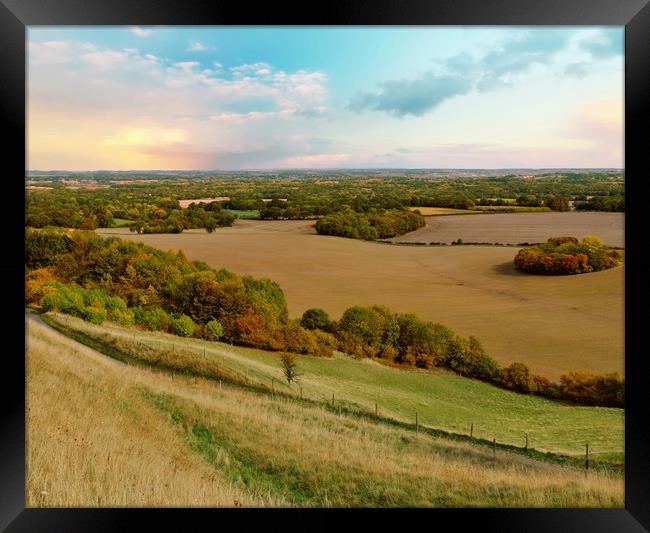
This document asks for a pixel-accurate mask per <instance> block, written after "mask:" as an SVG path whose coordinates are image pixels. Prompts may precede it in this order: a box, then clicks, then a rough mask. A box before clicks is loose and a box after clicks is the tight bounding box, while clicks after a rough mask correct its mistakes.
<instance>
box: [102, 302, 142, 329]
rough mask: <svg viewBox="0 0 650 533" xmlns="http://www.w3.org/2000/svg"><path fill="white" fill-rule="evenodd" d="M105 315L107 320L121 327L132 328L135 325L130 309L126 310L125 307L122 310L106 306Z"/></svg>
mask: <svg viewBox="0 0 650 533" xmlns="http://www.w3.org/2000/svg"><path fill="white" fill-rule="evenodd" d="M107 315H108V319H109V320H112V321H113V322H117V323H118V324H120V325H121V326H132V325H133V324H135V315H134V312H133V310H131V309H126V305H125V308H124V309H121V308H119V307H108V306H107Z"/></svg>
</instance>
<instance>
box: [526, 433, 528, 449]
mask: <svg viewBox="0 0 650 533" xmlns="http://www.w3.org/2000/svg"><path fill="white" fill-rule="evenodd" d="M527 449H528V433H526V450H527Z"/></svg>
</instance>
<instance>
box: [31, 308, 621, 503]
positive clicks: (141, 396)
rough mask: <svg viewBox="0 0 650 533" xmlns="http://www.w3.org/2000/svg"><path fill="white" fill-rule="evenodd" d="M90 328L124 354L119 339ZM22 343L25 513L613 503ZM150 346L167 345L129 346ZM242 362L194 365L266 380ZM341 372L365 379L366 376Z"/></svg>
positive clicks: (586, 489) (315, 414) (592, 485)
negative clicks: (223, 367) (43, 509)
mask: <svg viewBox="0 0 650 533" xmlns="http://www.w3.org/2000/svg"><path fill="white" fill-rule="evenodd" d="M68 320H69V321H70V325H71V326H75V327H76V326H79V328H80V329H86V328H85V326H88V325H87V324H84V323H81V321H75V320H73V319H68ZM76 322H79V323H78V324H77V323H76ZM91 330H92V327H89V328H88V330H87V331H88V332H89V333H93V334H95V335H97V336H99V335H101V334H106V335H110V336H118V335H121V336H122V341H123V342H126V341H127V337H128V335H129V334H130V333H131V332H128V331H125V330H120V329H118V328H114V329H113V328H103V331H94V332H93V331H91ZM27 332H28V337H27V347H28V350H27V405H28V412H27V448H28V456H27V505H28V506H30V507H31V506H39V507H40V506H61V507H66V506H115V505H117V506H119V505H134V506H172V505H181V506H193V505H194V506H201V505H207V506H267V505H268V506H274V505H275V506H294V505H297V506H517V507H531V506H549V507H566V506H569V507H622V505H623V479H622V477H620V476H611V475H606V474H604V473H601V472H590V474H589V476H585V473H584V471H582V470H580V469H576V468H572V467H566V466H558V465H554V464H550V463H547V462H541V461H534V460H532V459H530V458H527V457H522V456H520V455H517V454H511V453H506V452H502V451H501V450H499V451H497V453H496V455H495V456H493V455H492V452H491V451H490V450H488V449H483V448H480V447H476V446H472V445H469V444H465V443H459V442H455V441H452V440H446V439H440V438H434V437H431V436H429V435H426V434H424V433H420V434H419V435H417V436H416V435H415V434H414V432H413V431H409V430H405V429H400V428H396V427H391V426H390V425H387V424H382V423H377V422H373V421H370V420H361V419H358V418H352V417H348V416H345V415H343V416H339V415H337V414H336V412H332V411H331V410H328V409H327V408H326V407H324V406H319V405H315V404H313V403H309V402H298V401H294V400H290V399H287V398H282V397H280V396H279V395H276V397H275V399H272V398H271V397H270V396H269V395H268V394H260V393H259V392H255V391H252V390H247V389H245V388H242V387H234V386H229V385H227V384H223V385H219V384H218V383H216V382H215V381H210V380H206V379H200V378H195V377H189V376H183V375H178V374H176V375H175V376H174V375H171V374H170V373H167V372H162V371H156V370H152V369H144V368H138V367H134V366H129V365H124V364H122V363H119V362H117V361H115V360H111V359H108V358H106V357H104V356H102V355H100V354H98V353H97V352H95V351H94V350H91V349H89V348H87V347H85V346H82V345H80V344H78V343H76V342H75V341H73V340H71V339H69V338H66V337H64V336H62V335H60V334H59V333H57V332H54V331H52V330H50V329H49V328H47V327H46V326H44V325H41V324H40V323H39V322H38V320H37V319H33V318H30V319H29V323H28V326H27ZM153 337H156V339H155V340H156V341H158V342H162V343H163V344H164V343H165V342H171V341H172V339H173V338H172V337H167V336H162V335H155V336H150V335H145V334H142V335H141V337H140V338H141V339H142V340H146V341H148V342H153V341H154V338H153ZM174 340H177V339H174ZM190 344H194V343H188V345H187V346H186V347H185V348H189V347H190ZM174 350H177V351H176V352H175V353H178V354H179V356H181V355H182V354H183V352H182V350H181V347H180V346H178V345H177V346H175V347H174ZM251 353H252V352H248V351H246V352H244V351H240V350H234V349H230V348H229V347H227V346H223V345H216V344H214V345H213V348H212V351H210V352H206V360H208V359H210V358H214V357H218V356H222V357H224V361H228V364H232V365H233V367H234V366H238V367H239V368H242V369H243V368H247V369H250V373H251V374H254V375H256V376H262V375H264V374H265V372H267V367H268V368H270V369H271V370H269V372H273V370H272V369H273V367H274V365H273V364H272V363H268V364H267V363H265V362H264V361H263V360H262V358H261V357H253V356H252V355H251ZM271 359H272V358H271V357H269V360H271ZM300 362H301V364H303V366H306V365H304V363H305V361H304V360H302V359H301V361H300ZM319 362H320V363H321V364H322V365H325V364H328V363H331V364H332V365H333V366H337V365H339V364H341V362H340V361H339V360H338V359H335V360H333V361H326V360H322V361H319ZM349 364H351V365H352V364H358V365H359V367H361V368H366V369H368V370H367V372H368V373H369V375H372V376H374V375H375V374H374V371H373V370H371V369H373V368H374V367H373V365H368V366H366V365H362V364H361V363H354V362H350V363H349ZM350 368H351V367H350ZM385 370H386V369H381V371H382V372H383V371H385ZM247 371H248V370H247ZM392 372H395V371H392ZM377 375H379V374H377ZM251 379H252V378H251ZM309 379H310V381H308V382H307V381H306V384H307V383H310V385H309V387H310V388H311V387H312V386H313V387H315V382H316V378H315V376H310V377H309ZM323 379H325V378H323ZM329 379H331V378H329ZM368 386H370V385H368ZM314 394H315V392H314Z"/></svg>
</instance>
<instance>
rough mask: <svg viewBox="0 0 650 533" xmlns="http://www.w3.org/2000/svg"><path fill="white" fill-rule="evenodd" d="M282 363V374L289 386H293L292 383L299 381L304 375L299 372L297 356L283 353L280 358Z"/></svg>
mask: <svg viewBox="0 0 650 533" xmlns="http://www.w3.org/2000/svg"><path fill="white" fill-rule="evenodd" d="M280 362H281V363H282V373H283V374H284V377H285V378H286V380H287V383H288V384H289V385H291V383H292V382H294V381H297V380H298V378H299V377H300V376H301V375H302V374H301V373H300V372H299V371H298V363H296V356H295V355H294V354H292V353H283V354H282V355H281V356H280Z"/></svg>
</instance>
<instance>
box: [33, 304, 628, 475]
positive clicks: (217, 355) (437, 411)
mask: <svg viewBox="0 0 650 533" xmlns="http://www.w3.org/2000/svg"><path fill="white" fill-rule="evenodd" d="M45 316H46V319H48V320H52V321H54V323H59V324H63V325H66V327H68V328H70V330H72V331H75V332H80V333H83V334H84V335H86V336H89V337H90V338H91V339H95V340H99V341H101V342H102V343H103V344H104V345H108V346H115V347H116V348H117V349H118V350H120V353H122V354H124V353H131V354H132V359H133V360H131V361H130V362H137V359H147V360H149V361H152V362H154V363H155V364H157V365H158V366H167V367H169V368H174V369H175V370H176V371H184V370H191V371H193V372H195V373H197V374H199V375H203V376H213V377H215V378H223V379H227V380H232V381H238V382H246V383H250V384H253V385H254V384H260V385H262V386H263V387H264V388H270V387H271V386H273V387H274V388H275V390H276V391H277V392H278V393H279V392H286V393H289V394H291V395H293V396H299V395H300V389H299V387H298V386H296V385H293V386H292V387H291V388H289V387H288V386H287V385H286V382H285V381H284V380H283V377H282V371H281V363H280V358H279V355H278V354H277V353H273V352H265V351H261V350H254V349H246V348H241V347H235V346H230V345H228V344H224V343H219V342H207V341H202V340H197V339H183V338H180V337H177V336H173V335H167V334H163V333H158V332H155V333H154V332H146V331H142V330H136V329H133V328H131V329H129V328H122V327H120V326H117V325H114V324H109V323H105V324H103V325H101V326H97V325H93V324H90V323H88V322H84V321H83V320H81V319H77V318H74V317H69V316H66V315H60V314H56V313H48V314H47V315H45ZM86 340H87V339H86ZM116 356H117V357H121V355H120V354H119V353H118V354H117V355H116ZM297 361H298V366H299V369H300V371H301V372H303V373H304V375H303V376H302V378H301V383H302V387H303V388H302V394H303V397H304V398H309V399H314V400H318V401H322V402H331V398H332V394H334V399H335V407H338V406H342V407H351V408H352V407H354V408H360V409H361V410H363V411H365V412H368V413H374V409H375V403H377V404H378V411H379V415H381V416H384V417H391V418H394V419H396V420H400V421H404V422H408V423H414V421H415V413H416V411H417V413H418V418H419V423H420V424H421V425H423V426H429V427H433V428H439V429H443V430H446V431H450V432H453V433H461V434H467V433H469V430H470V424H474V431H473V432H474V437H477V438H483V439H488V440H489V441H492V439H493V438H496V440H497V442H498V443H504V444H510V445H515V446H523V445H524V442H525V434H526V433H528V438H529V446H530V447H532V448H535V449H537V450H541V451H551V452H556V453H562V454H568V455H576V456H581V454H583V453H584V448H585V444H586V443H589V447H590V452H591V454H592V456H593V457H594V458H600V459H603V460H608V461H613V462H615V463H621V462H622V460H623V452H624V440H623V439H624V430H623V428H624V425H623V424H624V411H623V410H622V409H613V408H597V407H582V406H575V405H563V404H561V403H559V402H554V401H549V400H546V399H543V398H539V397H536V396H529V395H521V394H516V393H513V392H509V391H506V390H502V389H499V388H497V387H494V386H491V385H487V384H485V383H482V382H479V381H475V380H470V379H467V378H462V377H460V376H457V375H455V374H451V373H447V372H442V371H438V372H436V373H434V372H431V371H420V370H397V369H393V368H389V367H386V366H383V365H380V364H378V363H374V362H372V361H369V360H365V359H364V360H360V361H357V360H354V359H351V358H349V357H347V356H343V355H340V356H336V357H334V358H332V359H328V358H316V357H311V356H297ZM272 381H273V383H272Z"/></svg>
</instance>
